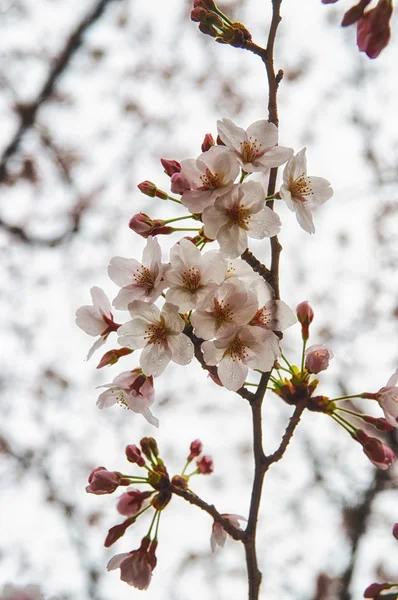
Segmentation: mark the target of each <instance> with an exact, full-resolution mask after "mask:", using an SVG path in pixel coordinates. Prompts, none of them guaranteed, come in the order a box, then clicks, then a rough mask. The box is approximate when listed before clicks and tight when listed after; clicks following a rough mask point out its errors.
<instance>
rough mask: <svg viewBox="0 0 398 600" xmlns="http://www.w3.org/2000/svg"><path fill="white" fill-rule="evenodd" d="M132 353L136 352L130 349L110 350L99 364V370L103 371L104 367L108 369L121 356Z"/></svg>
mask: <svg viewBox="0 0 398 600" xmlns="http://www.w3.org/2000/svg"><path fill="white" fill-rule="evenodd" d="M132 352H134V350H131V349H130V348H115V349H114V350H108V352H105V354H104V356H103V357H102V358H101V360H100V362H99V363H98V365H97V369H102V367H106V366H108V365H114V364H116V363H117V361H118V360H119V358H120V357H121V356H127V355H128V354H131V353H132Z"/></svg>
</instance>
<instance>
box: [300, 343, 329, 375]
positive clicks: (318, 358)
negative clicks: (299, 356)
mask: <svg viewBox="0 0 398 600" xmlns="http://www.w3.org/2000/svg"><path fill="white" fill-rule="evenodd" d="M331 358H333V352H332V351H331V350H329V348H327V347H326V346H324V345H323V344H316V345H314V346H310V347H309V348H308V349H307V350H306V352H305V368H306V369H307V371H308V372H309V373H315V374H317V373H320V372H321V371H326V369H327V368H328V366H329V361H330V359H331Z"/></svg>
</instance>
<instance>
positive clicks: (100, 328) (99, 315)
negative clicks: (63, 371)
mask: <svg viewBox="0 0 398 600" xmlns="http://www.w3.org/2000/svg"><path fill="white" fill-rule="evenodd" d="M90 294H91V298H92V301H93V306H81V307H80V308H78V309H77V311H76V325H77V326H78V327H80V329H83V331H85V332H86V333H88V335H92V336H99V338H98V340H96V342H95V343H94V344H93V346H92V347H91V348H90V350H89V352H88V354H87V358H86V360H89V358H91V356H92V355H93V354H94V352H95V351H96V350H98V348H100V347H101V346H102V345H103V344H105V342H106V339H107V337H108V335H109V334H110V333H111V332H112V331H117V330H118V329H119V327H120V325H119V324H118V323H115V322H114V320H113V315H112V312H111V303H110V302H109V300H108V298H107V296H106V294H105V292H104V291H103V290H102V289H101V288H99V287H92V288H91V290H90Z"/></svg>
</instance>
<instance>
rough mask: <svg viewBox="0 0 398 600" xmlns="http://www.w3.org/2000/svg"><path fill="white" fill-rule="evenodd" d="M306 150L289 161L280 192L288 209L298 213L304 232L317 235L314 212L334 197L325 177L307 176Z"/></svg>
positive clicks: (298, 219) (284, 171)
mask: <svg viewBox="0 0 398 600" xmlns="http://www.w3.org/2000/svg"><path fill="white" fill-rule="evenodd" d="M305 152H306V148H303V149H302V150H300V152H298V153H297V154H296V155H295V156H292V158H291V159H290V160H289V161H288V163H287V165H286V167H285V168H284V170H283V184H282V186H281V189H280V190H279V194H280V196H281V198H282V199H283V200H284V201H285V202H286V204H287V207H288V208H290V210H292V211H294V212H295V213H296V218H297V221H298V222H299V224H300V226H301V227H302V229H304V231H307V232H308V233H315V226H314V222H313V219H312V210H313V209H314V207H316V206H317V205H318V204H323V203H324V202H326V201H327V200H329V198H331V197H332V196H333V189H332V188H331V187H330V183H329V182H328V181H327V180H326V179H323V177H313V176H309V175H307V159H306V156H305Z"/></svg>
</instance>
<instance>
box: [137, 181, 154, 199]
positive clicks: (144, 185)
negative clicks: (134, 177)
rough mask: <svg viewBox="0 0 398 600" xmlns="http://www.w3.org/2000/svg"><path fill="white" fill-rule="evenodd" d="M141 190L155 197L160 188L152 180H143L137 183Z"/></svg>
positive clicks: (146, 194)
mask: <svg viewBox="0 0 398 600" xmlns="http://www.w3.org/2000/svg"><path fill="white" fill-rule="evenodd" d="M137 187H138V189H139V190H140V192H142V193H143V194H145V196H149V197H150V198H154V197H155V194H156V190H157V189H158V188H157V187H156V185H155V184H154V183H152V181H142V182H141V183H139V184H138V185H137Z"/></svg>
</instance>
